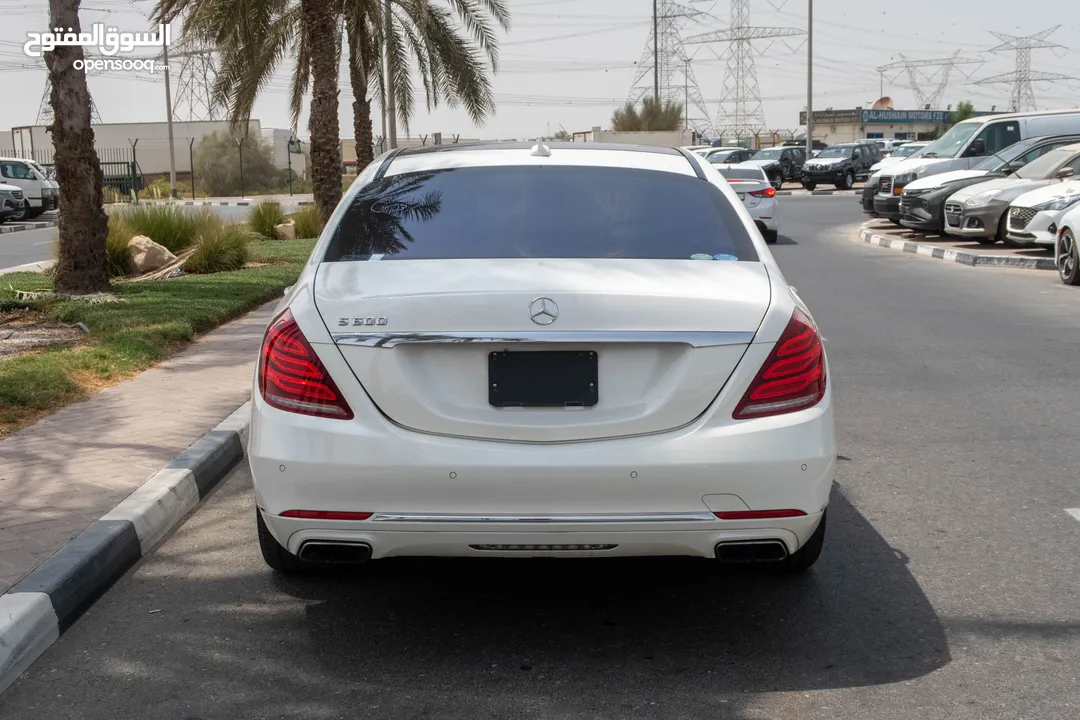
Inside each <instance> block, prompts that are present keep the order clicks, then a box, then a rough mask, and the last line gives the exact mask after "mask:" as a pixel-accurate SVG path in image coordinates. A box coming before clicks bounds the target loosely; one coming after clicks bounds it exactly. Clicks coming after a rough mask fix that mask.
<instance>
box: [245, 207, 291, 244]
mask: <svg viewBox="0 0 1080 720" xmlns="http://www.w3.org/2000/svg"><path fill="white" fill-rule="evenodd" d="M283 222H285V212H284V211H283V210H282V209H281V205H279V204H278V203H276V202H262V203H259V204H257V205H253V206H252V208H251V210H250V211H248V227H250V228H251V230H252V232H254V233H255V234H257V235H262V236H263V237H264V238H267V239H268V240H279V239H280V238H279V237H278V234H277V230H275V229H274V227H275V226H276V225H280V224H281V223H283Z"/></svg>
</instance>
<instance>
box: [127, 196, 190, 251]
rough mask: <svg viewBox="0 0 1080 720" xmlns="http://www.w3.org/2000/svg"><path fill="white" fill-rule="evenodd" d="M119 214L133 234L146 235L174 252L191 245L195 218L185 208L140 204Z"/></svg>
mask: <svg viewBox="0 0 1080 720" xmlns="http://www.w3.org/2000/svg"><path fill="white" fill-rule="evenodd" d="M117 215H119V216H120V217H122V218H123V221H124V224H126V225H127V226H128V227H129V228H131V230H132V235H145V236H147V237H148V238H150V239H151V240H153V241H154V242H156V243H157V244H158V245H164V246H165V247H167V248H169V250H170V251H171V252H173V253H179V252H181V251H182V250H183V249H184V248H186V247H188V246H189V245H191V242H192V233H193V231H194V229H195V218H194V216H193V215H192V214H191V213H189V212H187V211H185V210H184V209H183V208H179V207H175V206H171V205H164V206H162V205H158V206H138V207H134V208H131V209H130V210H125V211H124V212H123V213H117Z"/></svg>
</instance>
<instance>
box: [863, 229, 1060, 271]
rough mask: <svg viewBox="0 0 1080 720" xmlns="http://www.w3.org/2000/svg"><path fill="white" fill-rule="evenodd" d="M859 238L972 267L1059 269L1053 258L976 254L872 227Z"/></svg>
mask: <svg viewBox="0 0 1080 720" xmlns="http://www.w3.org/2000/svg"><path fill="white" fill-rule="evenodd" d="M859 239H860V240H862V241H863V242H864V243H867V244H870V245H878V246H880V247H884V248H889V249H892V250H901V251H903V252H909V253H915V254H916V255H922V256H924V257H932V258H937V259H939V260H946V261H949V262H957V263H960V264H961V265H968V266H970V267H1012V268H1023V269H1025V270H1057V266H1056V265H1055V264H1054V260H1053V259H1052V258H1024V257H1015V256H1004V255H976V254H975V253H969V252H963V251H962V250H947V249H945V248H940V247H934V246H933V245H924V244H922V243H917V242H911V241H910V240H904V239H902V238H894V237H889V236H888V235H881V234H879V233H875V232H874V231H873V230H871V229H870V228H868V227H866V226H863V227H861V228H859Z"/></svg>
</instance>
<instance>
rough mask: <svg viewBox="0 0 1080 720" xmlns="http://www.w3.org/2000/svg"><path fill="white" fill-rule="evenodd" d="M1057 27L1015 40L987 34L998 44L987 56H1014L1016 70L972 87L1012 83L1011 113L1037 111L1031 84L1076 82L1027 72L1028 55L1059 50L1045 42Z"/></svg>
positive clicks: (987, 79) (1007, 36)
mask: <svg viewBox="0 0 1080 720" xmlns="http://www.w3.org/2000/svg"><path fill="white" fill-rule="evenodd" d="M1059 27H1061V26H1060V25H1055V26H1054V27H1052V28H1049V29H1047V30H1043V31H1042V32H1037V33H1035V34H1034V35H1027V36H1025V37H1019V36H1017V35H1006V34H1005V33H998V32H991V33H990V34H991V35H993V36H994V37H996V38H997V39H998V40H1000V41H1001V44H1000V45H998V46H997V47H994V48H990V52H997V53H999V52H1007V51H1015V52H1016V70H1014V71H1013V72H1011V73H1003V74H1001V75H994V76H993V77H988V78H985V79H983V80H979V81H978V82H976V83H975V84H976V85H993V84H998V83H1012V86H1013V88H1012V98H1011V100H1010V104H1011V105H1012V110H1013V111H1015V112H1023V111H1026V110H1037V109H1038V107H1036V105H1035V90H1034V87H1033V85H1032V84H1033V83H1035V82H1038V81H1046V80H1051V81H1052V80H1076V78H1074V77H1070V76H1068V75H1061V74H1059V73H1047V72H1038V71H1035V70H1032V69H1031V51H1032V50H1041V49H1047V48H1059V47H1063V46H1061V45H1058V44H1057V43H1052V42H1050V41H1049V40H1047V39H1046V38H1047V36H1049V35H1050V34H1052V33H1053V32H1054V31H1055V30H1057V29H1058V28H1059Z"/></svg>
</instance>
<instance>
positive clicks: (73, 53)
mask: <svg viewBox="0 0 1080 720" xmlns="http://www.w3.org/2000/svg"><path fill="white" fill-rule="evenodd" d="M79 3H80V0H49V27H65V28H71V29H72V31H73V32H76V33H78V32H80V31H81V29H82V28H81V27H80V25H79ZM82 59H83V50H82V48H81V47H79V46H77V45H67V46H60V47H57V48H55V49H54V50H52V51H51V52H47V53H45V65H46V66H47V67H48V71H49V80H50V82H51V83H52V93H51V95H50V97H49V102H50V103H51V104H52V108H53V118H54V120H53V125H52V136H53V145H54V146H55V148H56V159H55V161H54V162H55V163H56V179H57V180H58V181H59V182H60V208H61V211H60V227H59V245H60V252H59V258H58V260H57V263H56V273H55V275H54V277H53V285H54V287H55V289H56V291H57V292H62V293H70V294H73V295H82V294H87V293H94V292H102V291H105V290H108V288H109V261H108V256H107V254H106V252H105V237H106V236H107V235H108V218H107V217H106V215H105V210H104V208H103V207H102V200H103V197H102V194H101V183H102V175H101V163H100V161H99V160H98V156H97V151H96V150H95V149H94V130H93V129H92V128H91V127H90V90H89V88H87V86H86V70H85V69H84V70H76V69H75V67H74V64H75V62H76V61H77V60H82Z"/></svg>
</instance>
